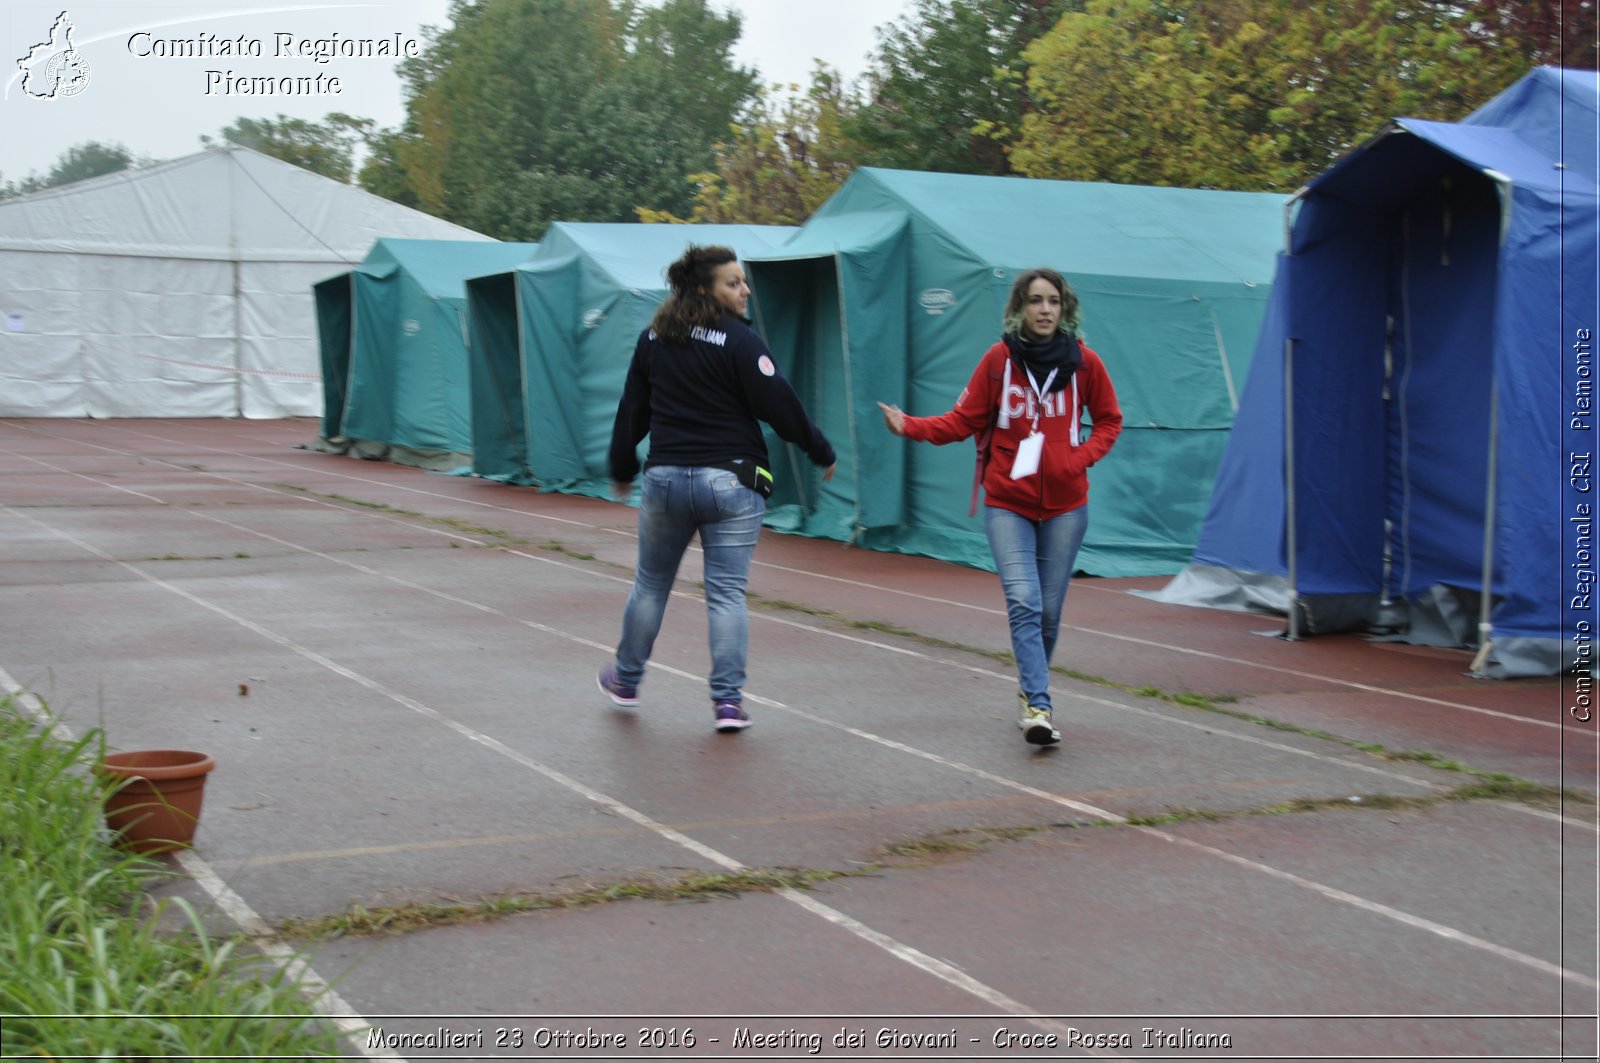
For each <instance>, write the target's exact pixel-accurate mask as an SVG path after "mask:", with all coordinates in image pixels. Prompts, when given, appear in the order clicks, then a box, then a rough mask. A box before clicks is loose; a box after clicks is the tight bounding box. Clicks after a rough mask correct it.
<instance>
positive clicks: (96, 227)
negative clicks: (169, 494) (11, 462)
mask: <svg viewBox="0 0 1600 1063" xmlns="http://www.w3.org/2000/svg"><path fill="white" fill-rule="evenodd" d="M380 237H409V238H415V239H436V240H488V239H489V237H486V236H483V235H482V234H480V233H476V232H473V231H472V230H470V229H463V228H461V227H460V226H458V225H452V224H450V223H449V222H445V221H440V220H439V219H438V218H434V217H431V216H429V215H427V214H423V213H421V212H420V211H415V210H412V209H410V208H409V207H403V206H401V205H399V204H398V203H392V202H390V201H389V200H386V199H383V198H381V197H379V196H374V195H371V194H370V193H367V192H363V191H361V190H360V189H357V188H353V187H351V186H349V185H346V184H342V183H340V182H339V181H335V180H332V179H330V178H327V177H323V176H321V175H320V174H314V173H311V172H310V171H308V170H302V169H300V168H299V167H297V166H293V165H290V164H289V163H286V162H282V161H280V160H278V159H274V158H270V157H269V156H266V155H262V154H260V153H259V152H255V151H251V150H250V149H248V148H243V147H238V146H236V145H229V146H226V147H221V148H215V149H212V150H210V151H203V152H200V153H198V154H195V155H190V156H187V157H185V158H182V159H177V160H174V161H172V162H167V163H162V164H160V165H158V166H151V167H146V168H144V169H137V170H125V171H122V172H120V173H114V174H108V175H106V176H105V177H97V178H92V179H90V180H87V181H80V182H77V183H75V184H71V185H64V186H62V187H60V188H53V189H48V190H46V191H43V192H38V193H35V194H33V195H29V196H21V197H18V198H16V199H12V200H8V201H5V202H0V277H4V278H5V281H4V282H3V283H0V416H6V417H85V416H87V417H238V416H242V417H286V416H315V415H319V414H321V413H322V405H323V403H322V374H321V362H320V360H319V356H318V350H317V340H316V335H317V317H316V309H315V306H314V304H313V301H312V294H311V288H312V285H313V284H315V283H316V282H317V281H320V280H323V279H325V278H327V277H329V276H332V275H333V274H336V273H341V272H345V271H348V270H349V269H350V268H351V267H352V266H354V265H355V264H356V263H359V262H360V261H361V260H362V258H363V257H364V256H365V255H366V253H367V251H368V250H369V249H370V248H371V247H372V245H373V243H374V241H376V240H377V239H379V238H380Z"/></svg>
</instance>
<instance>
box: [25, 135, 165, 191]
mask: <svg viewBox="0 0 1600 1063" xmlns="http://www.w3.org/2000/svg"><path fill="white" fill-rule="evenodd" d="M134 165H135V161H134V158H133V155H132V153H130V152H129V151H128V149H127V148H125V147H123V146H122V145H121V144H103V143H101V142H100V141H98V140H86V141H84V142H83V143H81V144H74V145H73V146H72V147H70V148H68V149H67V150H66V151H63V152H62V153H61V154H60V155H59V156H57V157H56V161H55V163H54V164H52V165H51V167H50V170H49V172H48V173H46V174H44V176H42V177H41V176H40V175H39V174H38V173H31V174H29V175H28V176H27V177H24V178H21V179H20V180H17V181H11V182H0V199H9V198H11V197H12V196H25V195H28V194H29V193H30V192H42V191H43V190H45V189H46V188H55V187H57V186H59V185H67V184H71V183H72V182H74V181H84V180H87V179H89V178H91V177H102V176H104V175H105V174H108V173H116V172H117V171H119V170H126V169H128V168H130V167H132V166H134Z"/></svg>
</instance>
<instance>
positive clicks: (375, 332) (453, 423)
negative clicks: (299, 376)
mask: <svg viewBox="0 0 1600 1063" xmlns="http://www.w3.org/2000/svg"><path fill="white" fill-rule="evenodd" d="M537 247H538V245H537V244H517V243H500V242H499V241H495V240H483V241H476V240H470V241H469V240H391V239H380V240H378V241H377V242H376V243H375V244H373V245H372V249H371V250H370V251H368V253H367V256H366V258H365V259H363V260H362V263H361V265H359V266H357V267H356V268H355V269H353V270H351V271H350V272H348V273H342V274H340V275H338V276H336V277H330V278H328V279H327V280H325V281H322V282H321V283H319V284H317V285H315V286H314V288H313V292H314V294H315V296H316V307H317V337H318V342H319V344H320V347H321V354H322V378H323V415H322V439H321V440H320V441H319V443H318V447H319V449H325V450H337V451H340V452H351V453H355V454H357V455H359V456H362V457H381V458H387V459H389V460H392V461H399V462H403V463H405V464H408V465H422V466H425V467H429V468H441V467H455V466H459V465H463V464H465V463H466V460H467V459H466V455H467V454H468V453H469V452H470V450H471V448H472V429H471V422H470V416H471V413H470V410H469V408H468V383H467V372H468V371H467V340H468V337H467V327H466V279H467V278H468V277H469V276H472V275H474V274H478V273H488V272H491V271H494V270H503V269H508V268H510V267H512V266H515V265H516V264H517V263H519V262H523V261H525V260H526V259H527V258H528V256H529V255H531V254H533V252H534V251H535V250H536V249H537Z"/></svg>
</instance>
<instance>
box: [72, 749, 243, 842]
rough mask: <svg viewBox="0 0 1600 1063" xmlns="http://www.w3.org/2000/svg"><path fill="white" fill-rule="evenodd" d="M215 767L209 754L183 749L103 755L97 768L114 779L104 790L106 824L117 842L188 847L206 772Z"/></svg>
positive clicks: (197, 815)
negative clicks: (107, 790)
mask: <svg viewBox="0 0 1600 1063" xmlns="http://www.w3.org/2000/svg"><path fill="white" fill-rule="evenodd" d="M216 766H217V762H216V761H215V760H213V759H212V757H211V755H210V754H209V753H192V752H190V751H188V750H185V749H145V750H137V751H135V752H132V753H110V754H107V755H106V757H105V758H104V759H103V760H101V761H100V763H99V764H97V765H95V770H96V771H97V772H99V773H100V775H101V776H102V777H104V778H106V779H109V780H112V781H113V782H114V783H115V784H116V788H115V789H114V790H113V791H111V793H109V794H107V795H106V826H108V827H110V828H111V830H112V831H113V832H114V833H115V834H116V835H117V838H116V843H117V844H118V845H119V846H121V847H122V848H124V849H131V850H132V851H133V852H136V853H164V852H169V851H171V850H173V849H186V848H188V847H189V846H190V845H191V844H193V842H194V832H195V829H196V828H197V827H199V826H200V802H201V800H202V799H203V798H204V797H205V786H206V775H207V774H208V773H209V772H210V771H211V769H212V768H215V767H216Z"/></svg>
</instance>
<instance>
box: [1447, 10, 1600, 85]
mask: <svg viewBox="0 0 1600 1063" xmlns="http://www.w3.org/2000/svg"><path fill="white" fill-rule="evenodd" d="M1597 16H1600V3H1597V2H1596V0H1477V2H1476V3H1474V4H1473V5H1472V12H1471V15H1470V19H1471V24H1472V26H1471V29H1470V30H1469V36H1470V37H1471V39H1472V40H1473V42H1474V43H1475V44H1477V45H1478V46H1479V47H1481V48H1483V49H1486V50H1487V49H1491V48H1497V47H1502V48H1503V47H1511V48H1515V49H1516V50H1517V51H1518V52H1520V53H1521V55H1522V57H1523V58H1524V59H1525V60H1527V62H1528V64H1529V65H1530V66H1542V65H1545V64H1551V65H1555V66H1567V67H1576V68H1579V69H1582V70H1594V69H1595V68H1596V66H1600V17H1597Z"/></svg>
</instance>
